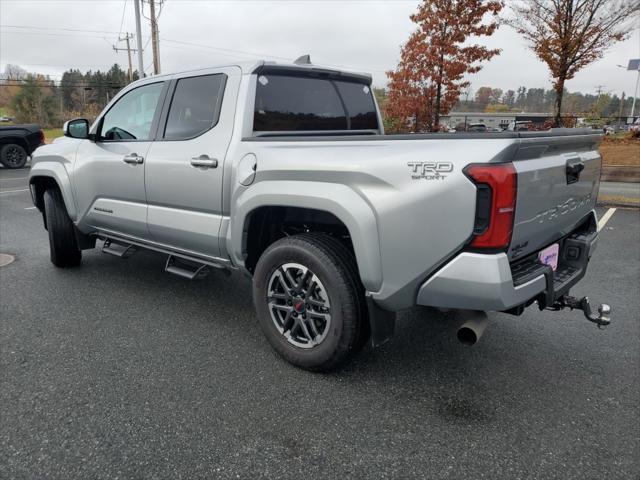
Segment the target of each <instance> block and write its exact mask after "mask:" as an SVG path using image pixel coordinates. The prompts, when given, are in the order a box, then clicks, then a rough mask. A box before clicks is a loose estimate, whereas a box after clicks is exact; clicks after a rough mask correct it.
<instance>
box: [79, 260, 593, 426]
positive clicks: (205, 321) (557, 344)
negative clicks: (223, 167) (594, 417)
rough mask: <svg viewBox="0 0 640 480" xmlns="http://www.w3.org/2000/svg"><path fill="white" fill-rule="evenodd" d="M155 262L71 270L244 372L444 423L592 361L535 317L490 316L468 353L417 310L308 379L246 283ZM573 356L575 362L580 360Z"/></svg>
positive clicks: (520, 398)
mask: <svg viewBox="0 0 640 480" xmlns="http://www.w3.org/2000/svg"><path fill="white" fill-rule="evenodd" d="M162 262H163V259H162V257H160V256H157V255H154V254H151V253H147V252H140V253H138V254H136V255H134V257H132V258H130V259H128V260H125V261H122V260H118V259H115V258H112V257H110V256H108V255H102V254H99V253H98V252H96V253H95V254H94V253H93V252H91V253H88V254H87V255H86V256H85V266H84V267H83V268H81V269H80V270H78V272H82V275H83V276H85V277H86V279H85V280H86V283H87V284H88V285H91V284H93V282H95V281H96V280H97V279H100V285H101V289H102V294H103V295H106V297H107V298H109V296H110V292H109V289H111V288H113V289H114V290H113V292H112V294H113V295H121V294H122V291H126V292H127V295H130V296H131V298H129V299H128V302H127V303H132V304H136V305H140V304H143V305H152V306H153V308H154V309H155V315H157V316H158V317H162V318H164V319H166V321H169V322H171V318H172V317H175V318H180V319H181V320H180V321H181V322H187V324H186V325H181V327H186V329H187V330H189V329H194V328H196V327H197V328H198V330H197V331H198V333H200V334H202V333H204V334H205V335H207V336H210V339H211V340H210V342H211V343H210V345H211V347H212V348H216V342H220V341H224V342H225V343H226V344H228V343H229V342H232V343H234V349H235V351H236V352H237V355H238V357H240V358H242V357H244V358H246V359H247V365H246V367H247V368H251V366H252V365H254V364H255V363H256V362H260V368H265V369H272V370H274V371H278V372H279V374H280V375H281V374H283V373H285V372H286V375H287V376H288V377H289V378H290V381H293V382H295V381H300V382H305V381H306V382H308V381H309V377H310V376H311V377H314V378H313V381H314V382H316V383H317V385H318V388H320V387H321V386H324V387H327V388H331V389H334V388H339V389H345V390H347V391H349V393H352V394H354V395H358V394H364V395H366V396H368V397H371V396H373V397H376V398H378V399H379V400H380V402H381V404H382V405H386V406H388V408H393V405H394V404H396V403H397V404H402V405H404V406H405V407H406V405H407V404H409V405H411V408H415V409H416V411H420V410H423V411H431V412H432V413H436V414H438V415H439V416H440V417H441V418H442V419H443V420H445V421H447V422H454V423H455V422H460V423H463V424H475V423H483V424H484V423H491V422H492V421H493V420H494V419H495V418H496V416H497V415H499V414H500V411H501V410H502V409H505V408H506V409H509V408H510V407H512V408H513V409H514V412H515V411H516V410H517V409H518V408H522V406H523V404H525V405H526V404H527V403H529V402H534V400H533V399H532V398H533V397H531V396H530V393H531V388H532V387H531V386H532V385H535V386H536V387H535V388H536V389H543V390H548V392H547V394H548V395H549V396H550V397H559V396H561V395H563V393H562V392H563V391H564V390H563V388H564V387H565V385H559V384H557V382H555V381H553V380H551V379H550V378H549V376H548V371H549V370H550V369H556V370H555V374H558V371H557V370H558V368H560V369H564V372H563V373H562V377H563V378H565V379H566V378H571V376H572V371H573V370H575V373H576V376H577V373H578V369H584V364H585V363H586V364H588V363H589V362H592V361H595V359H589V356H593V355H596V354H595V353H589V351H587V350H585V349H584V348H581V347H580V345H579V344H576V343H575V342H571V341H570V340H571V339H570V338H568V337H570V335H567V336H566V337H564V338H561V339H558V338H557V337H556V338H550V337H549V333H550V332H548V331H546V332H545V331H544V326H543V323H544V322H545V321H547V322H548V319H541V318H539V315H538V314H537V312H533V311H532V312H531V313H528V314H527V313H525V315H523V316H522V317H512V316H508V315H504V314H490V326H489V327H488V329H487V332H486V333H485V335H484V337H483V338H482V339H481V341H480V342H479V343H478V345H476V346H474V347H467V346H464V345H461V344H460V343H459V342H458V341H457V339H456V337H455V332H456V329H457V327H458V326H459V325H460V324H461V323H462V322H463V319H462V318H461V317H460V316H459V313H456V312H448V313H443V312H440V311H438V310H435V309H430V308H425V307H416V308H413V309H410V310H407V311H404V312H401V313H400V314H399V315H398V321H397V325H396V334H395V336H394V338H392V339H391V340H390V341H389V342H388V343H387V344H385V345H383V346H381V347H378V348H375V349H374V348H371V347H367V348H365V349H364V351H362V352H361V353H359V354H358V355H356V356H355V357H354V358H353V359H352V361H351V362H350V363H348V364H347V365H345V366H344V367H342V368H341V369H339V370H338V371H336V372H332V373H328V374H313V373H309V372H305V371H303V370H300V369H297V368H295V367H293V366H291V365H289V364H288V363H286V362H285V361H284V360H282V359H280V358H279V357H278V356H277V355H276V354H275V353H274V352H273V351H272V350H271V348H270V347H269V345H268V343H267V341H266V340H265V339H264V337H263V335H262V332H261V331H260V328H259V326H258V324H257V322H256V320H255V313H254V309H253V302H252V297H251V293H252V292H251V282H250V279H249V278H248V277H246V276H244V275H242V274H239V273H233V274H232V275H231V276H227V275H226V274H225V273H223V272H221V271H216V270H214V271H213V272H212V273H211V274H210V275H209V276H208V277H207V278H205V279H203V280H199V281H189V280H185V279H182V278H179V277H175V276H173V275H169V274H165V273H163V272H162V265H163V263H162ZM74 274H75V273H74ZM115 285H117V288H116V287H115ZM537 315H538V316H537ZM185 318H186V319H187V320H185ZM176 321H178V320H176ZM576 328H579V327H576ZM541 330H542V332H541ZM220 332H224V336H221V335H220ZM188 333H189V332H187V334H188ZM194 341H202V340H201V339H200V338H194ZM220 350H222V349H220ZM222 354H223V355H224V353H222ZM576 357H581V361H580V363H576V362H575V361H574V360H575V358H576ZM252 362H254V363H252ZM558 365H560V367H559V366H558ZM582 375H584V373H583V374H582ZM305 379H306V380H305ZM555 387H557V388H555ZM554 388H555V389H554ZM505 391H506V392H509V393H508V394H506V395H505ZM534 397H535V396H534ZM538 398H539V397H538ZM531 407H534V405H533V404H532V405H531Z"/></svg>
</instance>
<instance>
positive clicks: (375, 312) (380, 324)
mask: <svg viewBox="0 0 640 480" xmlns="http://www.w3.org/2000/svg"><path fill="white" fill-rule="evenodd" d="M367 310H368V312H369V325H370V326H371V345H372V346H374V347H378V346H380V345H382V344H384V343H387V342H388V341H389V340H390V339H391V337H393V332H394V331H395V327H396V313H395V312H390V311H388V310H383V309H382V308H380V307H379V306H378V305H377V304H376V302H374V301H373V299H372V298H371V297H369V296H367Z"/></svg>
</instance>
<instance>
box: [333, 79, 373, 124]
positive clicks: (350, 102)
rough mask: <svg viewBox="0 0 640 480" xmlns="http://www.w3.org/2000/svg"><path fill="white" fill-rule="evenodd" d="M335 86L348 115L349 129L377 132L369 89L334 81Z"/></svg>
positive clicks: (351, 83)
mask: <svg viewBox="0 0 640 480" xmlns="http://www.w3.org/2000/svg"><path fill="white" fill-rule="evenodd" d="M335 84H336V88H337V89H338V92H340V96H341V97H342V99H343V100H344V106H345V108H346V109H347V113H348V114H349V124H350V125H349V129H350V130H377V128H378V115H377V114H376V106H375V104H374V103H373V94H372V92H371V88H370V87H369V86H368V85H364V84H362V83H354V82H342V81H336V82H335Z"/></svg>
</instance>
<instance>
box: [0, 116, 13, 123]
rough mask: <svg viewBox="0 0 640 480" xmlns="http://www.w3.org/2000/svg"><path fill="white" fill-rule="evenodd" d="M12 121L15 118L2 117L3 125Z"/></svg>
mask: <svg viewBox="0 0 640 480" xmlns="http://www.w3.org/2000/svg"><path fill="white" fill-rule="evenodd" d="M12 120H13V118H11V117H0V122H3V123H6V122H10V121H12Z"/></svg>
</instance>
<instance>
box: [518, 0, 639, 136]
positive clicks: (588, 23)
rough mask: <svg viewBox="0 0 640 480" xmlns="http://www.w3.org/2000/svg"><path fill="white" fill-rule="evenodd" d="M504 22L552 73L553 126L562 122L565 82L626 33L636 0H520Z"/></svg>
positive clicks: (637, 5) (626, 34) (636, 8)
mask: <svg viewBox="0 0 640 480" xmlns="http://www.w3.org/2000/svg"><path fill="white" fill-rule="evenodd" d="M511 10H512V11H513V13H514V16H513V18H510V19H508V20H507V23H508V24H509V25H511V26H512V27H514V28H515V29H516V30H517V31H518V32H519V33H520V34H522V35H523V36H524V37H525V39H527V40H528V41H529V44H530V48H531V49H532V50H533V51H534V52H535V53H536V55H537V56H538V58H540V60H542V61H543V62H545V63H546V64H547V66H548V67H549V70H550V71H551V77H552V78H553V89H554V90H555V92H556V100H555V108H554V110H555V112H554V113H555V115H554V117H555V118H554V125H555V126H559V125H560V124H561V117H560V115H561V110H562V95H563V93H564V84H565V82H566V81H567V80H570V79H572V78H573V77H574V76H575V74H576V73H577V72H578V71H580V70H581V69H582V68H584V67H586V66H587V65H589V64H590V63H592V62H594V61H596V60H598V59H599V58H602V56H603V55H604V53H605V51H606V50H607V49H608V48H609V47H610V46H611V45H612V44H614V43H615V42H619V41H622V40H624V39H625V38H627V37H628V35H629V32H630V31H631V30H632V28H633V26H634V20H635V17H636V16H637V14H638V12H640V2H638V0H521V1H518V2H511Z"/></svg>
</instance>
